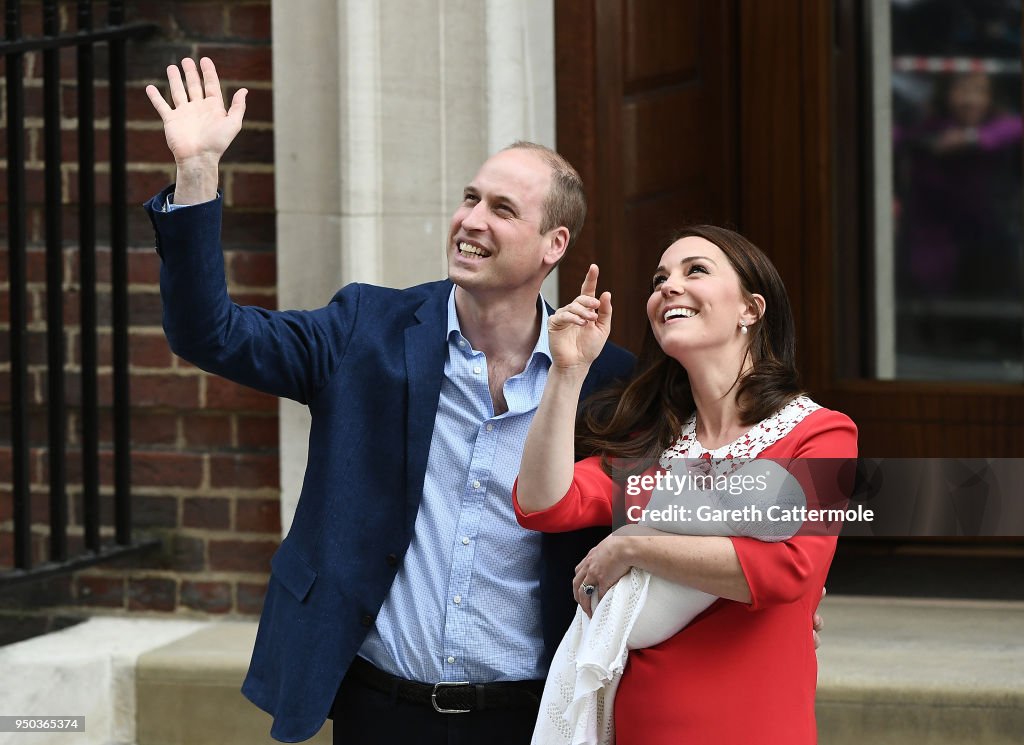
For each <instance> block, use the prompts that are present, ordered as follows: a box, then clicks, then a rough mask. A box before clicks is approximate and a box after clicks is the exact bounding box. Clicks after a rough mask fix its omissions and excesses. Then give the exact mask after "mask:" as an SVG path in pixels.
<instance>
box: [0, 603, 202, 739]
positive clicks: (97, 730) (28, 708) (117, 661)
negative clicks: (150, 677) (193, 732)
mask: <svg viewBox="0 0 1024 745" xmlns="http://www.w3.org/2000/svg"><path fill="white" fill-rule="evenodd" d="M202 625H203V623H202V622H198V621H177V620H174V621H170V620H156V619H141V618H124V617H118V618H92V619H90V620H88V621H86V622H84V623H81V624H78V625H77V626H72V627H71V628H68V629H64V630H63V631H58V632H54V633H51V634H46V635H45V636H37V637H35V638H33V639H29V640H26V641H23V642H19V643H17V644H11V645H8V646H5V647H0V714H4V715H9V716H10V715H14V716H17V715H25V716H65V715H66V716H84V717H85V732H84V733H81V732H80V733H78V734H70V733H67V732H40V733H33V734H24V733H0V744H3V745H7V743H12V745H29V743H59V745H131V743H134V742H135V666H136V661H137V659H138V657H139V655H140V654H143V653H144V652H145V651H146V650H149V649H153V648H154V647H159V646H162V645H165V644H167V643H168V642H172V641H174V640H175V639H178V638H180V637H183V636H187V635H189V634H192V633H193V632H195V631H196V630H197V629H199V628H200V627H202Z"/></svg>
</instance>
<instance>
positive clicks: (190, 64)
mask: <svg viewBox="0 0 1024 745" xmlns="http://www.w3.org/2000/svg"><path fill="white" fill-rule="evenodd" d="M181 69H182V70H184V71H185V88H186V90H188V100H189V101H202V100H203V81H202V80H201V79H200V77H199V68H198V67H196V61H195V60H194V59H192V58H191V57H186V58H185V59H183V60H182V61H181Z"/></svg>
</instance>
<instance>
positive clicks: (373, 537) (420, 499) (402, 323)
mask: <svg viewBox="0 0 1024 745" xmlns="http://www.w3.org/2000/svg"><path fill="white" fill-rule="evenodd" d="M200 64H201V70H202V75H200V69H199V68H197V66H196V64H195V62H194V61H193V60H190V59H187V60H184V61H183V62H182V68H183V70H184V80H182V75H181V72H180V71H179V69H178V68H177V66H171V67H170V68H168V70H167V76H168V84H169V89H170V94H171V103H168V102H167V101H165V100H164V99H163V97H162V96H161V94H160V92H159V90H158V89H157V88H156V87H155V86H149V87H148V88H147V93H148V95H149V98H150V100H151V101H152V103H153V106H154V107H155V109H156V111H157V112H158V113H159V115H160V117H161V119H162V120H163V123H164V132H165V135H166V138H167V142H168V145H169V147H170V149H171V151H172V153H173V155H174V158H175V162H176V165H177V183H176V185H174V186H171V187H169V188H167V189H165V190H164V191H163V192H161V193H160V194H158V195H157V196H156V197H154V198H153V199H152V200H150V202H149V203H147V205H146V208H147V211H148V213H149V215H150V218H151V219H152V221H153V225H154V228H155V231H156V236H157V250H158V251H159V252H160V255H161V259H162V263H161V272H160V281H161V297H162V300H163V304H164V328H165V330H166V333H167V338H168V341H169V342H170V344H171V348H172V349H173V350H174V351H175V353H177V354H179V355H180V356H182V357H184V358H185V359H187V360H189V361H191V362H193V363H194V364H196V365H197V366H199V367H201V368H203V369H205V370H207V371H210V372H214V373H216V374H218V375H222V376H224V377H227V378H229V379H231V380H234V381H236V382H239V383H243V384H245V385H249V386H252V387H254V388H257V389H259V390H263V391H266V392H268V393H272V394H276V395H280V396H287V397H289V398H292V399H295V400H297V401H300V402H301V403H303V404H306V405H308V406H309V410H310V414H311V417H312V419H311V430H310V438H309V459H308V463H307V466H306V473H305V477H304V479H303V485H302V492H301V497H300V498H299V503H298V506H297V509H296V512H295V518H294V521H293V523H292V526H291V529H290V531H289V533H288V535H287V537H286V538H285V539H284V541H283V542H282V544H281V546H280V548H279V549H278V551H277V552H276V553H275V554H274V557H273V559H272V560H271V576H270V581H269V584H268V587H267V595H266V599H265V601H264V604H263V612H262V614H261V617H260V625H259V632H258V634H257V637H256V644H255V649H254V650H253V655H252V661H251V663H250V666H249V671H248V674H247V676H246V679H245V682H244V684H243V688H242V692H243V693H244V694H245V695H246V696H247V697H248V698H249V699H250V700H251V701H253V702H254V703H255V704H257V705H258V706H260V707H261V708H263V709H264V710H266V711H268V712H270V713H271V714H272V715H273V717H274V723H273V727H272V729H271V734H272V735H273V736H274V737H275V738H277V739H279V740H283V741H287V742H295V741H299V740H304V739H307V738H309V737H311V736H312V735H313V734H314V733H316V731H317V730H318V729H319V728H320V727H321V725H322V724H323V723H324V721H325V719H326V718H327V717H328V715H333V718H334V741H335V742H337V743H358V745H373V744H374V743H378V744H381V745H392V744H393V743H416V744H417V745H442V744H447V743H449V742H470V743H478V742H487V743H490V744H492V745H501V744H504V743H508V744H509V745H525V743H527V742H529V739H530V734H531V732H532V730H533V722H534V719H535V717H536V712H537V702H538V697H539V694H540V690H541V687H542V686H543V678H544V675H545V673H546V671H547V665H548V660H549V659H550V656H551V653H552V652H553V651H554V645H555V644H556V643H557V641H558V638H559V636H560V635H561V631H562V630H563V629H564V628H565V625H566V624H567V623H568V622H569V619H570V618H571V616H572V612H573V610H574V604H573V601H572V598H571V597H570V596H569V595H568V594H567V593H565V592H564V588H565V585H566V583H568V582H569V581H570V580H571V578H572V576H573V567H574V566H575V564H576V563H577V562H578V561H579V559H580V558H581V557H582V556H584V555H585V554H586V551H587V549H588V548H589V547H590V546H591V545H593V542H594V537H593V536H587V535H575V536H573V535H566V536H561V537H559V536H539V535H538V534H536V533H533V532H531V531H528V530H525V529H523V528H522V527H520V526H519V525H518V523H517V522H516V519H515V515H514V513H513V510H512V501H511V488H512V481H513V479H514V477H515V474H516V470H517V469H518V465H519V457H520V454H521V451H522V445H523V442H524V440H525V437H526V430H527V428H528V426H529V423H530V421H531V419H532V417H533V415H534V412H535V410H536V406H537V402H538V401H539V399H540V395H541V391H542V390H543V387H544V380H545V378H546V376H547V372H548V368H549V365H550V353H549V351H548V336H547V328H548V326H547V316H548V314H549V310H548V308H547V306H546V305H545V304H544V303H543V301H542V300H541V298H540V288H541V283H542V282H543V280H544V278H545V277H546V276H547V275H548V273H549V272H550V270H551V269H552V268H553V267H554V266H555V265H556V264H557V263H558V261H559V260H560V259H561V257H562V256H563V255H564V253H565V251H566V250H568V249H569V248H570V246H571V244H572V243H573V241H574V240H575V238H576V236H577V235H578V234H579V231H580V229H581V227H582V223H583V216H584V214H585V211H586V200H585V196H584V192H583V185H582V182H581V180H580V178H579V175H578V174H577V173H576V171H575V170H573V168H572V167H571V166H570V165H569V164H568V163H567V162H566V161H565V159H564V158H562V157H561V156H559V155H558V154H557V153H555V152H553V151H552V150H550V149H548V148H545V147H542V146H539V145H535V144H531V143H516V144H514V145H513V146H511V147H509V148H507V149H505V150H503V151H501V152H499V153H497V154H496V155H494V156H493V157H491V158H489V159H488V160H487V161H486V162H485V163H484V164H483V165H482V166H481V168H480V170H479V171H478V172H477V174H476V176H475V177H474V178H473V180H472V181H471V182H470V183H469V184H468V185H467V186H466V187H465V190H464V192H463V195H462V200H461V203H460V204H459V206H458V208H457V209H456V210H455V213H454V214H453V216H452V220H451V226H450V232H449V235H448V237H447V241H446V243H445V247H446V253H447V259H448V279H446V280H443V281H439V282H430V283H427V284H423V285H419V286H417V287H412V288H408V289H405V290H395V289H390V288H382V287H373V286H370V285H362V284H350V285H347V286H346V287H344V288H342V289H341V290H339V291H338V292H337V294H336V295H335V296H334V298H333V299H332V300H331V302H330V303H329V304H328V305H327V306H325V307H323V308H319V309H316V310H312V311H281V312H277V311H268V310H265V309H263V308H256V307H243V306H238V305H235V304H233V303H231V301H230V299H229V298H228V295H227V291H226V286H225V278H224V260H223V256H222V254H221V248H220V220H221V202H222V200H221V197H220V195H219V194H218V192H217V177H218V163H219V161H220V158H221V156H222V154H223V153H224V151H225V149H226V148H227V147H228V145H229V144H230V143H231V141H232V140H233V139H234V137H235V136H236V135H237V134H238V132H239V129H240V127H241V123H242V115H243V112H244V108H245V91H244V90H242V91H239V92H238V93H236V94H235V97H234V100H233V102H232V105H231V107H230V109H228V110H227V111H225V107H224V103H223V100H222V98H221V91H220V85H219V83H218V80H217V75H216V70H215V68H214V65H213V62H212V61H211V60H209V59H208V58H203V59H202V60H201V61H200ZM632 365H633V357H632V355H630V354H629V353H627V352H626V351H624V350H622V349H619V348H617V347H614V346H613V345H609V346H608V348H606V349H605V350H604V352H603V353H602V355H601V357H600V358H599V359H598V360H597V361H596V362H595V363H594V365H593V368H592V370H591V373H592V374H591V375H590V376H589V377H588V383H587V386H588V388H592V389H593V390H596V389H597V388H599V387H600V386H602V385H604V384H606V383H608V382H610V381H611V380H612V379H614V378H617V377H625V376H627V375H628V374H629V372H630V370H631V369H632Z"/></svg>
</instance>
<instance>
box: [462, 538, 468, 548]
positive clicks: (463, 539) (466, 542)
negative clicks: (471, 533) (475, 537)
mask: <svg viewBox="0 0 1024 745" xmlns="http://www.w3.org/2000/svg"><path fill="white" fill-rule="evenodd" d="M462 545H463V546H468V545H469V538H467V537H466V536H462Z"/></svg>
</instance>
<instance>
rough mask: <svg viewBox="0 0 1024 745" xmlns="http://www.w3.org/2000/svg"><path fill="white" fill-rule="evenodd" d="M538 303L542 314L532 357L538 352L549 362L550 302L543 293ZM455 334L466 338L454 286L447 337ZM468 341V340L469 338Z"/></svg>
mask: <svg viewBox="0 0 1024 745" xmlns="http://www.w3.org/2000/svg"><path fill="white" fill-rule="evenodd" d="M537 303H538V305H539V306H540V309H541V315H540V321H539V323H540V334H538V335H537V343H536V344H535V345H534V347H533V354H531V355H530V357H531V359H532V358H533V357H536V356H537V355H538V354H539V355H541V356H543V357H547V359H548V362H551V345H550V343H549V341H548V315H549V314H548V304H547V303H546V302H545V301H544V296H543V295H538V296H537ZM453 334H454V335H455V337H454V338H455V339H456V340H458V339H465V338H466V337H464V336H463V335H462V328H461V327H460V326H459V314H458V313H456V312H455V288H454V287H452V291H451V292H450V293H449V294H448V333H447V334H446V338H447V339H448V340H449V341H451V340H452V335H453ZM467 341H468V340H467Z"/></svg>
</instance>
